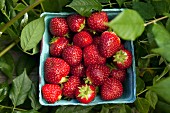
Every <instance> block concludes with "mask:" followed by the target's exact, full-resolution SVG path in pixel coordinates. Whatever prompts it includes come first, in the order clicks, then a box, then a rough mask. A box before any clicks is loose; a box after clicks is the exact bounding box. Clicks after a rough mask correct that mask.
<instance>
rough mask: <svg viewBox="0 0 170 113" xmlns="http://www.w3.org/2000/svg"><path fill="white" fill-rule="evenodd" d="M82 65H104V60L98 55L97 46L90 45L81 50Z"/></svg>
mask: <svg viewBox="0 0 170 113" xmlns="http://www.w3.org/2000/svg"><path fill="white" fill-rule="evenodd" d="M83 58H84V65H85V66H88V65H92V64H105V63H106V58H104V57H102V56H101V55H100V54H99V51H98V49H97V45H94V44H91V45H89V46H87V47H85V48H84V50H83Z"/></svg>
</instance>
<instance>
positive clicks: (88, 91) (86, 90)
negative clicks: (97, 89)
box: [78, 84, 94, 100]
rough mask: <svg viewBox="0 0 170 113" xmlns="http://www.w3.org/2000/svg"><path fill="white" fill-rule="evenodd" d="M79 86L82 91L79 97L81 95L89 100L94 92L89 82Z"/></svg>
mask: <svg viewBox="0 0 170 113" xmlns="http://www.w3.org/2000/svg"><path fill="white" fill-rule="evenodd" d="M78 88H79V92H80V94H79V95H78V97H80V98H81V99H83V98H85V99H86V100H88V97H89V96H90V95H91V94H92V93H93V92H94V91H93V90H91V88H90V86H88V85H87V84H86V85H84V86H81V87H78Z"/></svg>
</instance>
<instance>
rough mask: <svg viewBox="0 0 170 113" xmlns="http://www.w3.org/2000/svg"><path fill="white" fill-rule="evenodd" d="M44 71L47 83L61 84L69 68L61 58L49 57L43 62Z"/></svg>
mask: <svg viewBox="0 0 170 113" xmlns="http://www.w3.org/2000/svg"><path fill="white" fill-rule="evenodd" d="M44 71H45V80H46V81H47V82H48V83H52V84H61V83H63V82H65V79H66V78H65V77H66V76H67V75H68V74H69V71H70V66H69V65H68V64H67V63H66V62H65V61H64V60H62V59H61V58H53V57H49V58H47V59H46V61H45V65H44Z"/></svg>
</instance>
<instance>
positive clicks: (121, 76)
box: [110, 69, 126, 83]
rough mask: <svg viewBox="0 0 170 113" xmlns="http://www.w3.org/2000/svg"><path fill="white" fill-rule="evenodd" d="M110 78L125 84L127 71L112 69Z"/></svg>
mask: <svg viewBox="0 0 170 113" xmlns="http://www.w3.org/2000/svg"><path fill="white" fill-rule="evenodd" d="M110 77H113V78H115V79H117V80H119V81H120V82H122V83H123V82H124V81H125V79H126V70H124V69H112V71H111V73H110Z"/></svg>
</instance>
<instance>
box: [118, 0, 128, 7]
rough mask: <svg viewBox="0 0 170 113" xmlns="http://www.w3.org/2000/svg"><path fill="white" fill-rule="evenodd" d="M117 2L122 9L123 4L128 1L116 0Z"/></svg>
mask: <svg viewBox="0 0 170 113" xmlns="http://www.w3.org/2000/svg"><path fill="white" fill-rule="evenodd" d="M116 1H117V3H118V4H119V6H120V7H121V6H122V4H123V3H124V2H125V1H126V0H116Z"/></svg>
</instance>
